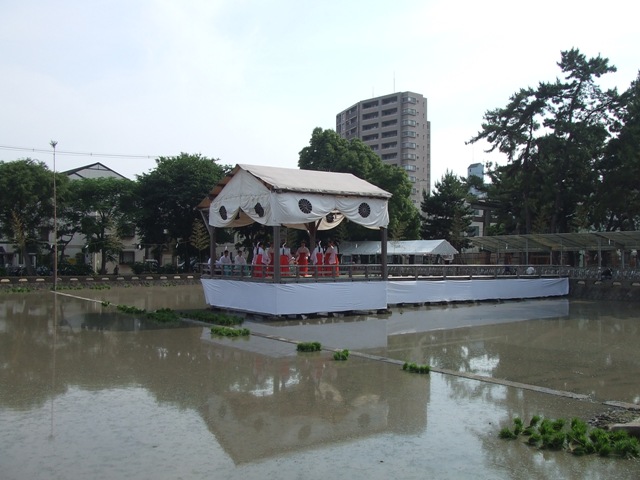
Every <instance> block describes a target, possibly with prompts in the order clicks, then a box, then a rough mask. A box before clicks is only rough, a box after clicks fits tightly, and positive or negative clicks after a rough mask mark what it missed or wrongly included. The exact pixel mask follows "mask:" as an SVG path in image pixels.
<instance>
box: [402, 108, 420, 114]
mask: <svg viewBox="0 0 640 480" xmlns="http://www.w3.org/2000/svg"><path fill="white" fill-rule="evenodd" d="M402 114H403V115H416V114H417V112H416V109H415V108H403V109H402Z"/></svg>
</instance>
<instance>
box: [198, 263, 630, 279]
mask: <svg viewBox="0 0 640 480" xmlns="http://www.w3.org/2000/svg"><path fill="white" fill-rule="evenodd" d="M273 268H274V267H273V266H260V267H256V266H252V265H246V266H244V267H243V268H242V269H241V268H240V266H237V265H230V266H227V268H226V269H220V268H219V267H216V270H215V271H214V273H213V275H205V277H210V278H224V279H229V280H231V279H233V280H243V281H259V282H273V281H274V271H273ZM280 268H281V272H280V281H282V282H292V281H293V282H298V281H316V282H323V281H337V280H341V281H349V280H381V279H382V265H380V264H345V265H338V266H337V267H331V266H328V265H321V266H315V265H308V266H307V267H306V268H305V267H303V266H299V265H288V266H286V265H285V266H281V267H280ZM387 268H388V274H389V278H391V279H393V280H411V279H418V278H421V279H424V280H429V279H432V280H439V279H445V278H450V279H472V278H475V279H483V278H535V277H568V278H571V279H578V280H603V279H611V280H631V281H640V270H638V269H636V268H625V269H621V268H601V267H570V266H564V265H461V264H455V265H423V264H413V265H406V264H391V265H388V266H387Z"/></svg>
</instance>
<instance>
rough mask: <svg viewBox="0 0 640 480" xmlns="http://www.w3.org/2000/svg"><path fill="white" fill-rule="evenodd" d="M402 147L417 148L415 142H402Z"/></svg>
mask: <svg viewBox="0 0 640 480" xmlns="http://www.w3.org/2000/svg"><path fill="white" fill-rule="evenodd" d="M402 148H416V144H415V143H413V142H402Z"/></svg>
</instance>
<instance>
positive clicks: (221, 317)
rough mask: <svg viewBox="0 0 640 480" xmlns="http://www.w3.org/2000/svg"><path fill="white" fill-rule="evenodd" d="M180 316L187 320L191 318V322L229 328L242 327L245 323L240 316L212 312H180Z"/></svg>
mask: <svg viewBox="0 0 640 480" xmlns="http://www.w3.org/2000/svg"><path fill="white" fill-rule="evenodd" d="M180 315H181V316H183V317H185V318H190V319H191V320H197V321H199V322H205V323H212V324H214V325H225V326H227V327H230V326H233V325H242V323H243V322H244V319H243V318H242V317H239V316H238V315H228V314H226V313H218V312H211V311H195V312H180Z"/></svg>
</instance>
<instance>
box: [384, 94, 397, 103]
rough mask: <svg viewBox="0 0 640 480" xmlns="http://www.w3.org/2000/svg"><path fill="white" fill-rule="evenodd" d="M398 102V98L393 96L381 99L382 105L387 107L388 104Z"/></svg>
mask: <svg viewBox="0 0 640 480" xmlns="http://www.w3.org/2000/svg"><path fill="white" fill-rule="evenodd" d="M397 101H398V96H397V95H394V96H393V97H387V98H383V99H382V105H389V104H390V103H396V102H397Z"/></svg>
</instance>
